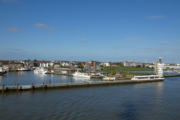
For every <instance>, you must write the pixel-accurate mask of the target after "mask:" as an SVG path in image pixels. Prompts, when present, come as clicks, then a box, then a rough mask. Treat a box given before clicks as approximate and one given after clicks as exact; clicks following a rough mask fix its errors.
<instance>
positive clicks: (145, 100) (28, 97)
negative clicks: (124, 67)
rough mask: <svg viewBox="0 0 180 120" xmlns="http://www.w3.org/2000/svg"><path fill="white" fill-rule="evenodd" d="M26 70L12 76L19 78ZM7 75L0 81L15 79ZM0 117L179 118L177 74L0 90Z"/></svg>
mask: <svg viewBox="0 0 180 120" xmlns="http://www.w3.org/2000/svg"><path fill="white" fill-rule="evenodd" d="M14 74H15V73H14ZM29 74H31V73H29ZM29 74H24V75H21V74H20V75H18V76H19V77H18V78H14V79H15V80H17V81H19V82H20V80H23V79H22V78H29V77H30V76H28V75H29ZM46 77H47V76H46ZM46 77H45V78H46ZM48 77H50V76H48ZM48 77H47V78H48ZM56 77H57V78H61V76H53V80H56V79H55V78H56ZM8 78H11V75H10V74H9V76H6V77H5V78H1V82H4V79H6V80H8V81H9V82H8V83H9V84H10V82H11V81H12V82H14V81H13V80H12V78H11V79H8ZM30 78H31V77H30ZM47 78H46V79H47ZM51 78H52V77H51ZM48 79H49V78H48ZM68 79H71V78H67V80H68ZM29 80H30V82H29V83H31V82H32V81H31V79H29ZM57 80H59V79H57ZM34 81H36V79H35V78H34ZM37 81H38V79H37ZM41 82H42V81H41ZM37 83H38V82H37ZM24 84H25V83H24ZM0 119H2V120H4V119H21V120H24V119H29V120H32V119H39V120H41V119H47V120H49V119H55V120H56V119H73V120H81V119H82V120H83V119H87V120H93V119H97V120H99V119H106V120H116V119H117V120H119V119H125V120H126V119H127V120H131V119H138V120H147V119H149V120H152V119H153V120H166V119H170V120H171V119H175V120H178V119H180V77H172V78H165V81H164V82H152V83H140V84H127V85H115V86H103V87H83V88H71V89H56V90H45V91H43V90H39V91H35V92H31V91H27V92H17V93H16V92H12V93H11V92H8V93H4V94H2V93H0Z"/></svg>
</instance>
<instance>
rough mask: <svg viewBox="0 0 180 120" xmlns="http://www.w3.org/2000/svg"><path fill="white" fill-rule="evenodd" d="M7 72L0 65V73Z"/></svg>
mask: <svg viewBox="0 0 180 120" xmlns="http://www.w3.org/2000/svg"><path fill="white" fill-rule="evenodd" d="M6 73H7V72H6V71H5V70H3V69H2V67H0V75H5V74H6Z"/></svg>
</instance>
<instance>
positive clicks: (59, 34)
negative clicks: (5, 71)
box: [0, 0, 180, 63]
mask: <svg viewBox="0 0 180 120" xmlns="http://www.w3.org/2000/svg"><path fill="white" fill-rule="evenodd" d="M179 4H180V1H178V0H175V1H173V2H172V1H170V0H159V1H156V0H151V1H142V0H137V1H133V0H130V1H118V0H113V1H109V0H103V1H95V0H91V1H83V0H77V1H73V0H67V1H65V0H62V1H58V0H54V1H48V0H39V1H24V0H0V14H1V18H0V21H1V22H0V32H1V35H0V41H1V44H0V59H1V60H25V59H31V60H34V59H37V60H50V61H52V60H67V61H88V60H92V59H95V60H98V61H102V62H110V61H111V62H118V61H121V62H123V61H136V62H142V63H145V62H146V61H147V63H152V62H155V61H158V57H163V59H162V61H163V62H164V63H179V61H180V56H179V53H180V48H179V45H180V34H179V32H180V27H179V26H180V15H179V14H178V13H177V12H178V11H180V8H179Z"/></svg>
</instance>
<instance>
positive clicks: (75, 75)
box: [72, 72, 91, 78]
mask: <svg viewBox="0 0 180 120" xmlns="http://www.w3.org/2000/svg"><path fill="white" fill-rule="evenodd" d="M72 75H73V76H74V77H84V78H90V77H91V76H90V75H88V74H87V73H81V72H75V73H74V74H72Z"/></svg>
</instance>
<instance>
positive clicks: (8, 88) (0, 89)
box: [0, 80, 164, 93]
mask: <svg viewBox="0 0 180 120" xmlns="http://www.w3.org/2000/svg"><path fill="white" fill-rule="evenodd" d="M159 81H164V80H115V81H100V82H91V81H84V82H82V83H58V84H51V82H49V84H44V83H43V84H41V85H33V83H32V85H19V84H17V85H14V86H4V85H3V86H1V87H0V92H1V93H3V92H8V91H17V92H18V91H27V90H39V89H41V90H45V89H53V88H74V87H93V86H107V85H121V84H136V83H147V82H159Z"/></svg>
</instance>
